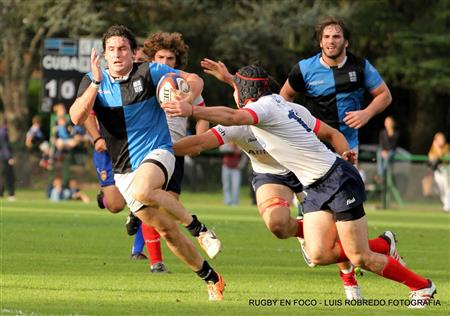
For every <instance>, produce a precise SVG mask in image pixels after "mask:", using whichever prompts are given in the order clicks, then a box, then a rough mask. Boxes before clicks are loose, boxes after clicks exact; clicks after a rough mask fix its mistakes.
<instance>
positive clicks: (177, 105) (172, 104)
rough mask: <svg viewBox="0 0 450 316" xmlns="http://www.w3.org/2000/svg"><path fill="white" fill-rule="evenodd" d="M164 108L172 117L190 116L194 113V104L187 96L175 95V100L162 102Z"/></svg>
mask: <svg viewBox="0 0 450 316" xmlns="http://www.w3.org/2000/svg"><path fill="white" fill-rule="evenodd" d="M161 107H162V108H163V110H164V111H165V112H166V113H167V114H168V115H169V116H170V117H177V116H190V115H192V113H193V105H192V104H191V103H189V102H188V101H187V100H186V98H184V99H183V98H181V97H175V100H173V101H169V102H165V103H162V104H161Z"/></svg>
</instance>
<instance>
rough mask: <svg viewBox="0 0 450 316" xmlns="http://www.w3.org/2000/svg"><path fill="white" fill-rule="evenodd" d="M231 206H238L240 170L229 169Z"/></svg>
mask: <svg viewBox="0 0 450 316" xmlns="http://www.w3.org/2000/svg"><path fill="white" fill-rule="evenodd" d="M230 180H231V204H232V205H238V204H239V195H240V191H241V170H239V168H234V169H231V179H230Z"/></svg>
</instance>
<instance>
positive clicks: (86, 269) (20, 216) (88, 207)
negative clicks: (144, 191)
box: [0, 191, 450, 316]
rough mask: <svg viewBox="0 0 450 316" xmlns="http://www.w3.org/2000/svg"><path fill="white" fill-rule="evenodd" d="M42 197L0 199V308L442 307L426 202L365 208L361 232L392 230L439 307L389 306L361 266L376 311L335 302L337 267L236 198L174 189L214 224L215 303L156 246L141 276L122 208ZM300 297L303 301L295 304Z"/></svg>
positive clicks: (445, 254) (435, 215)
mask: <svg viewBox="0 0 450 316" xmlns="http://www.w3.org/2000/svg"><path fill="white" fill-rule="evenodd" d="M43 195H44V194H43V193H42V192H38V191H19V192H18V196H17V197H18V200H17V201H16V202H7V201H5V200H0V211H1V213H0V220H1V304H0V305H1V312H0V314H1V315H33V316H34V315H184V316H186V315H393V314H394V315H396V316H398V315H416V314H417V315H419V314H420V315H448V312H449V309H448V308H449V289H450V282H449V269H450V267H449V257H450V252H449V230H450V229H449V215H448V214H444V213H443V212H441V211H439V209H440V208H439V205H438V204H437V203H435V204H432V205H430V204H429V203H428V204H415V205H407V206H406V207H405V209H402V210H398V209H397V210H388V211H375V210H374V209H373V208H372V210H371V208H370V206H369V207H367V209H368V210H367V213H368V218H369V226H370V234H371V237H374V236H377V235H378V234H379V233H380V232H382V231H384V230H386V229H391V230H393V231H395V232H396V233H397V236H398V238H399V251H400V254H401V255H402V256H404V258H405V260H406V262H407V264H408V266H409V267H410V268H412V269H413V270H414V271H415V272H417V273H419V274H422V275H424V276H426V277H428V278H431V279H433V281H434V282H435V283H436V285H437V287H438V294H437V296H436V297H435V298H436V299H438V300H439V303H440V305H435V306H431V307H430V308H429V309H427V310H426V311H424V310H420V311H419V310H409V309H407V308H406V307H404V306H394V303H395V302H396V301H391V303H389V300H400V299H406V298H407V297H408V289H407V288H406V287H405V286H403V285H400V284H397V283H394V282H391V281H388V280H385V279H382V278H381V277H379V276H376V275H373V274H370V273H366V274H365V275H364V276H363V277H361V278H359V282H360V285H361V287H362V290H363V295H364V297H365V298H366V299H373V300H378V302H380V304H381V303H383V302H384V303H385V304H386V306H354V307H349V306H343V305H342V306H337V304H339V303H340V302H341V303H342V304H343V303H344V302H343V299H344V298H345V295H344V292H343V289H342V284H341V281H340V279H339V277H338V272H337V268H336V267H335V266H328V267H317V268H314V269H311V268H308V267H307V266H306V264H305V263H304V262H303V259H302V257H301V255H300V253H299V250H298V248H299V247H298V243H297V241H296V239H290V240H277V239H276V238H275V237H273V236H272V235H271V234H270V233H269V232H268V231H267V230H266V228H265V226H264V224H263V222H262V220H261V219H260V218H259V216H258V214H257V211H256V208H255V207H254V206H251V205H250V203H249V202H248V200H244V201H243V202H242V205H241V206H239V207H225V206H224V205H223V204H222V200H221V195H220V194H189V193H185V194H183V199H182V200H183V201H184V203H185V205H186V206H187V207H188V208H189V209H190V210H192V212H193V213H194V212H195V213H196V214H198V215H199V216H200V218H201V219H202V220H203V221H204V222H205V223H206V224H208V226H209V227H214V229H215V230H216V232H217V233H218V235H219V237H220V238H221V240H222V242H223V244H224V248H223V251H222V253H221V254H220V255H219V256H218V258H217V259H215V260H210V261H209V262H210V263H211V264H212V265H213V266H214V267H215V268H216V269H217V270H218V271H220V272H221V274H222V275H223V276H224V278H225V281H226V283H227V288H226V292H225V300H224V301H223V302H213V303H211V302H208V300H207V293H206V286H205V284H204V283H203V282H202V281H201V280H200V279H198V278H197V277H196V275H195V274H194V273H192V272H191V271H190V270H189V269H188V268H187V267H185V266H184V265H183V264H181V262H179V261H178V260H177V259H176V258H175V257H174V256H173V255H172V254H171V253H170V252H169V251H168V250H167V248H166V246H165V245H164V249H163V252H164V256H165V262H166V264H167V266H168V268H169V270H170V272H171V273H169V274H165V275H152V274H151V273H150V272H149V267H148V263H147V262H145V261H131V260H130V259H129V252H130V248H131V243H132V238H131V237H129V236H128V235H126V232H125V229H124V220H125V217H126V214H127V212H126V211H124V212H122V213H119V214H116V215H112V214H109V213H107V212H105V211H103V210H100V209H98V208H97V207H96V204H94V202H92V203H90V204H83V203H81V202H79V203H78V202H62V203H50V202H48V201H47V200H46V199H45V198H44V196H43ZM91 196H93V193H91ZM258 300H266V301H258ZM267 300H278V301H277V302H276V305H275V306H253V305H252V302H267ZM373 302H374V303H373V304H375V301H373ZM397 302H398V301H397ZM289 303H290V305H289ZM307 303H310V304H315V306H299V305H300V304H307ZM283 305H284V306H283ZM388 305H389V306H388Z"/></svg>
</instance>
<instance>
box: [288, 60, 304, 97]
mask: <svg viewBox="0 0 450 316" xmlns="http://www.w3.org/2000/svg"><path fill="white" fill-rule="evenodd" d="M288 82H289V85H290V86H291V87H292V89H294V90H295V91H296V92H305V89H306V88H305V87H306V85H305V80H304V79H303V74H302V71H301V69H300V63H297V64H295V65H294V67H292V70H291V72H290V73H289V76H288Z"/></svg>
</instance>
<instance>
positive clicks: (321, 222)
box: [303, 211, 346, 265]
mask: <svg viewBox="0 0 450 316" xmlns="http://www.w3.org/2000/svg"><path fill="white" fill-rule="evenodd" d="M303 232H304V236H305V250H306V252H307V253H308V255H309V258H310V260H311V261H312V262H313V263H314V264H316V265H328V264H332V263H336V262H342V261H344V260H342V258H341V260H340V258H339V257H340V248H339V247H338V246H337V245H336V240H337V236H338V235H337V230H336V224H335V221H334V215H333V213H332V212H331V211H315V212H308V211H307V212H305V214H304V217H303ZM344 259H346V258H345V257H344Z"/></svg>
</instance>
